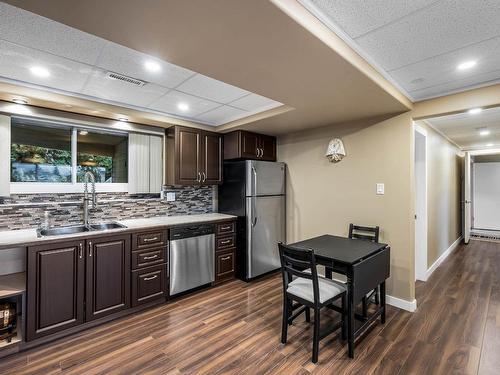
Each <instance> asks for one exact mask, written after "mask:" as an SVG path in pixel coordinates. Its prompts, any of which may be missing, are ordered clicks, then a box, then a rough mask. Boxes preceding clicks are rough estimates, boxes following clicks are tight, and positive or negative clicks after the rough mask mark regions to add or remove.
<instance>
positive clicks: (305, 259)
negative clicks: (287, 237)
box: [278, 242, 319, 303]
mask: <svg viewBox="0 0 500 375" xmlns="http://www.w3.org/2000/svg"><path fill="white" fill-rule="evenodd" d="M278 248H279V253H280V260H281V274H282V276H283V291H284V293H286V290H287V289H288V284H289V283H290V282H291V281H292V280H293V278H292V277H293V276H296V277H302V278H304V279H308V280H312V285H313V294H314V302H315V303H319V286H318V284H319V283H318V270H317V269H316V257H315V256H314V250H312V249H297V248H293V247H290V246H286V245H284V244H283V243H282V242H280V243H278ZM305 269H309V270H310V271H311V272H310V273H309V272H304V270H305Z"/></svg>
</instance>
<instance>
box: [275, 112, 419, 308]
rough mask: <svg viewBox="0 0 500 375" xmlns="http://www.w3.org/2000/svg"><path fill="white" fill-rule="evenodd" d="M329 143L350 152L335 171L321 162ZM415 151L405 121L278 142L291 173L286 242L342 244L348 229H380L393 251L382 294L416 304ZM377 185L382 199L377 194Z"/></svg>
mask: <svg viewBox="0 0 500 375" xmlns="http://www.w3.org/2000/svg"><path fill="white" fill-rule="evenodd" d="M360 127H362V126H360ZM333 137H342V139H343V141H344V144H345V148H346V152H347V156H346V158H345V159H344V160H343V161H342V162H340V163H337V164H333V163H330V162H329V161H328V160H327V159H326V158H325V156H324V155H325V151H326V147H327V145H328V141H329V140H330V139H331V138H333ZM412 144H413V134H412V126H411V116H410V114H409V113H406V114H402V115H399V116H397V117H394V118H392V119H389V120H386V121H382V122H379V123H377V124H375V125H372V126H369V127H366V128H363V129H361V130H358V131H356V132H353V133H349V134H348V133H347V131H346V130H343V129H341V128H338V127H328V128H321V129H316V130H311V131H306V132H300V133H295V134H291V135H286V136H282V137H280V138H279V139H278V146H279V147H278V151H279V154H278V158H279V160H280V161H284V162H286V163H287V165H288V176H287V177H288V181H287V189H288V190H287V239H288V241H296V240H300V239H305V238H308V237H312V236H316V235H320V234H325V233H330V234H337V235H343V236H345V235H347V229H348V224H349V223H350V222H355V223H359V224H365V225H379V226H380V227H381V241H383V242H387V243H389V244H390V246H391V278H390V279H389V280H388V284H387V287H388V289H387V292H388V294H389V295H391V296H394V297H398V298H402V299H405V300H408V301H413V300H414V298H415V291H414V259H413V236H414V233H413V232H414V221H413V214H412V213H413V198H412V194H413V177H412V174H413V172H412V168H413V164H412V158H413V154H412V152H413V147H412ZM379 182H383V183H385V195H383V196H380V195H376V194H375V190H376V183H379Z"/></svg>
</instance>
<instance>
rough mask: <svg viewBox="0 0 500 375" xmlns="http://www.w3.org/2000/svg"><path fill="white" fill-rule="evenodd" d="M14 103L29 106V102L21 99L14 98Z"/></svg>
mask: <svg viewBox="0 0 500 375" xmlns="http://www.w3.org/2000/svg"><path fill="white" fill-rule="evenodd" d="M12 101H13V102H14V103H16V104H28V101H27V100H26V99H21V98H14V99H12Z"/></svg>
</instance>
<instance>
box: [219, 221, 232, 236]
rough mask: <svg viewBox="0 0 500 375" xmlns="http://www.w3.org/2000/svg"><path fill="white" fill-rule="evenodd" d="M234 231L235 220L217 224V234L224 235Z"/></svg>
mask: <svg viewBox="0 0 500 375" xmlns="http://www.w3.org/2000/svg"><path fill="white" fill-rule="evenodd" d="M233 233H236V221H230V222H227V223H221V224H217V235H218V236H224V235H226V234H233Z"/></svg>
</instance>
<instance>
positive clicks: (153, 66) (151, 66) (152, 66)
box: [144, 60, 161, 73]
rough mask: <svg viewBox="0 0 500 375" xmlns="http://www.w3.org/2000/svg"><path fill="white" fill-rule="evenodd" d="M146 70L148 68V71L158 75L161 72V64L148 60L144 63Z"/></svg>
mask: <svg viewBox="0 0 500 375" xmlns="http://www.w3.org/2000/svg"><path fill="white" fill-rule="evenodd" d="M144 68H146V70H147V71H150V72H152V73H157V72H159V71H160V70H161V66H160V64H158V63H157V62H156V61H154V60H148V61H146V62H145V63H144Z"/></svg>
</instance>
